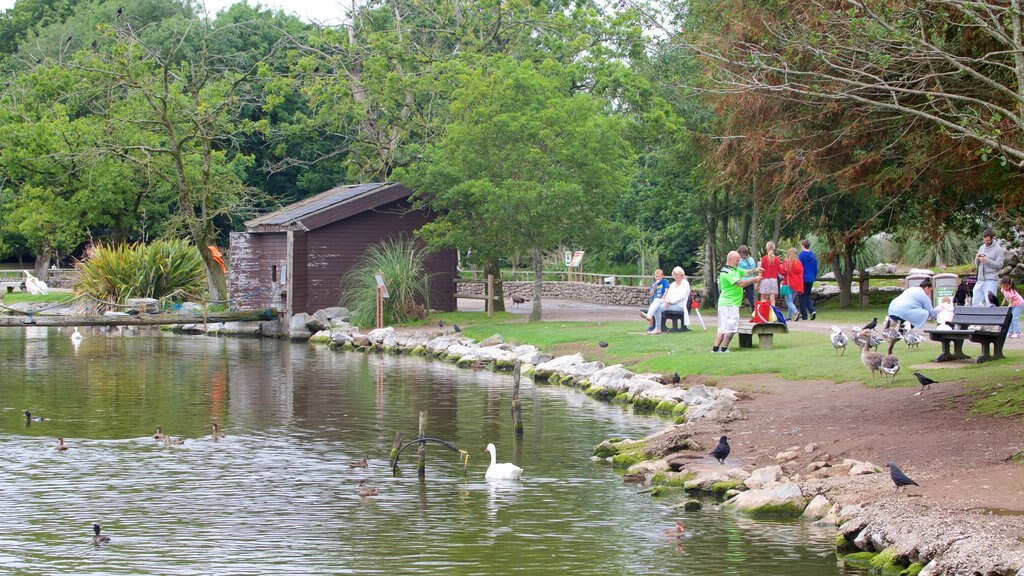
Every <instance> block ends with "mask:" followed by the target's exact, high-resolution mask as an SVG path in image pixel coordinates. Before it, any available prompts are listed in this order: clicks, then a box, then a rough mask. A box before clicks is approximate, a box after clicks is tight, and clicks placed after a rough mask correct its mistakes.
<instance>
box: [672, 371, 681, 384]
mask: <svg viewBox="0 0 1024 576" xmlns="http://www.w3.org/2000/svg"><path fill="white" fill-rule="evenodd" d="M681 380H682V378H680V377H679V372H674V373H673V374H672V383H673V384H679V382H680V381H681Z"/></svg>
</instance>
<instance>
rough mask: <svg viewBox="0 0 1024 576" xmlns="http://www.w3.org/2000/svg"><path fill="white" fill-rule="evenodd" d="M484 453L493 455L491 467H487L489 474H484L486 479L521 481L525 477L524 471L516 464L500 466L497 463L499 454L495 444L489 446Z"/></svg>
mask: <svg viewBox="0 0 1024 576" xmlns="http://www.w3.org/2000/svg"><path fill="white" fill-rule="evenodd" d="M484 452H490V453H491V465H490V466H488V467H487V473H486V474H484V478H486V479H487V480H520V479H522V477H523V469H522V468H520V467H519V466H516V465H515V464H511V463H508V462H505V463H503V464H498V463H497V462H495V461H496V460H497V459H498V455H497V452H496V451H495V449H494V444H488V445H487V448H484Z"/></svg>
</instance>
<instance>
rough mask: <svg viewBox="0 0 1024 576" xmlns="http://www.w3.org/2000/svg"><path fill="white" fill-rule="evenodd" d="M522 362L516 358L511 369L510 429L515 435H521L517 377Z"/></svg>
mask: <svg viewBox="0 0 1024 576" xmlns="http://www.w3.org/2000/svg"><path fill="white" fill-rule="evenodd" d="M522 367H523V364H522V362H520V361H519V360H516V364H515V367H514V368H513V369H512V430H513V431H514V432H515V433H516V436H522V435H523V406H522V404H520V403H519V378H520V376H521V371H522Z"/></svg>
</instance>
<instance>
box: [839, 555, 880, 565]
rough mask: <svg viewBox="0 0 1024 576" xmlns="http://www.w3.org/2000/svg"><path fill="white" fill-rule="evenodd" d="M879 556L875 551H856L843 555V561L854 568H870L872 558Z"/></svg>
mask: <svg viewBox="0 0 1024 576" xmlns="http://www.w3.org/2000/svg"><path fill="white" fill-rule="evenodd" d="M875 556H877V554H875V553H874V552H854V553H853V554H847V555H846V556H843V562H844V563H846V564H849V565H850V566H853V567H854V568H868V567H870V566H871V559H872V558H874V557H875Z"/></svg>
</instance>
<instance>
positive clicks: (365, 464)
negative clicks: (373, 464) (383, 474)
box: [348, 456, 370, 468]
mask: <svg viewBox="0 0 1024 576" xmlns="http://www.w3.org/2000/svg"><path fill="white" fill-rule="evenodd" d="M348 465H349V466H351V467H353V468H369V467H370V461H369V460H368V459H367V458H366V456H363V459H362V460H353V461H351V462H349V463H348Z"/></svg>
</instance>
